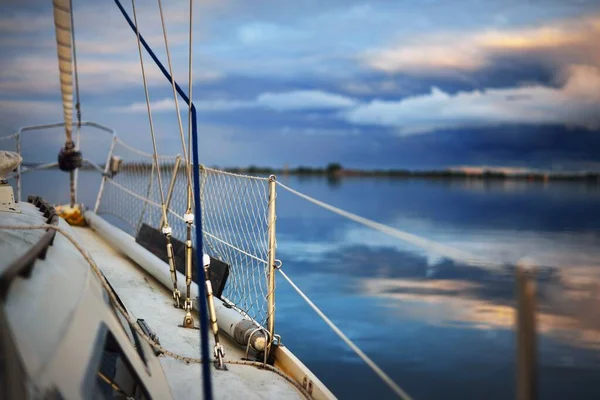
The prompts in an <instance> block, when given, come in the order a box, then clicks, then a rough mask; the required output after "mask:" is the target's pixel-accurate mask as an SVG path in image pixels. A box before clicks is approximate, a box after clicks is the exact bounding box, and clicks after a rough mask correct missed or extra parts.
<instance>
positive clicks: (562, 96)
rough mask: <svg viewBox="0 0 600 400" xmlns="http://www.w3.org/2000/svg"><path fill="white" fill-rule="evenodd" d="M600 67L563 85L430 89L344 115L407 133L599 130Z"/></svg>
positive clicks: (582, 70) (575, 71)
mask: <svg viewBox="0 0 600 400" xmlns="http://www.w3.org/2000/svg"><path fill="white" fill-rule="evenodd" d="M599 108H600V68H596V67H591V66H573V67H571V69H570V70H569V74H568V77H567V80H566V82H565V83H564V85H563V86H562V87H560V88H552V87H545V86H539V85H536V86H525V87H516V88H505V89H487V90H483V91H479V90H476V91H471V92H459V93H457V94H455V95H451V94H448V93H446V92H444V91H442V90H440V89H438V88H435V87H434V88H432V89H431V93H428V94H425V95H421V96H413V97H408V98H405V99H403V100H400V101H380V100H374V101H372V102H370V103H367V104H362V105H359V106H357V107H355V108H352V109H350V110H347V111H343V112H342V113H341V114H340V115H341V116H342V118H344V119H346V120H347V121H349V122H351V123H354V124H363V125H377V126H388V127H397V128H399V129H400V132H401V133H403V134H415V133H424V132H431V131H433V130H438V129H443V128H455V127H458V126H461V127H463V126H487V125H495V124H564V125H567V126H579V127H585V128H588V129H598V128H600V113H599Z"/></svg>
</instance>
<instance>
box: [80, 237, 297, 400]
mask: <svg viewBox="0 0 600 400" xmlns="http://www.w3.org/2000/svg"><path fill="white" fill-rule="evenodd" d="M73 229H74V231H75V234H76V237H77V238H78V240H80V241H81V243H82V244H83V245H84V246H85V247H86V249H87V250H88V251H89V252H90V254H91V256H92V258H94V260H95V261H96V263H97V264H98V266H99V267H100V269H101V270H102V272H103V273H104V275H105V276H106V278H107V279H108V281H109V282H110V283H111V285H112V286H113V288H114V289H115V291H116V292H117V293H118V295H119V297H120V298H121V300H122V301H123V304H124V305H125V307H126V308H127V310H128V311H129V313H130V314H131V316H132V317H134V318H142V319H144V320H145V321H146V323H147V324H148V326H149V327H150V329H152V330H153V331H154V332H155V333H156V334H157V336H158V338H159V340H160V343H161V345H162V346H163V347H165V348H167V349H168V350H170V351H172V352H174V353H177V354H180V355H184V356H188V357H199V356H200V340H199V331H198V330H196V329H185V328H181V327H179V325H181V323H182V321H183V317H184V314H185V312H184V311H183V310H181V309H177V308H175V307H174V306H173V301H172V298H171V293H170V292H169V290H168V289H167V288H166V287H164V286H163V285H162V284H160V283H159V282H157V281H156V280H155V279H154V278H153V277H152V276H150V275H148V274H147V273H146V272H145V271H144V270H142V269H141V268H140V267H138V266H137V265H136V264H135V263H134V262H133V261H131V260H130V259H129V258H127V257H126V256H125V255H123V254H121V253H120V252H119V251H118V250H116V249H114V248H112V247H111V246H110V245H109V244H108V243H107V242H106V241H104V240H103V239H102V238H101V237H100V236H99V235H98V234H96V233H95V232H94V231H93V230H92V229H90V228H75V227H73ZM131 240H132V241H134V239H133V238H131ZM196 324H197V322H196ZM221 342H222V345H223V346H224V348H225V360H226V361H228V360H241V359H242V358H243V357H244V356H245V349H243V348H241V347H240V346H238V345H237V344H236V343H234V342H233V341H232V340H230V339H229V338H228V337H227V336H226V335H221ZM212 344H213V341H212V338H211V346H212ZM211 350H212V348H211ZM160 363H161V365H162V366H163V370H164V371H165V374H166V376H167V380H168V382H169V386H170V388H171V392H172V394H173V397H174V398H175V399H183V398H191V397H195V395H194V394H196V395H197V394H198V393H201V392H202V378H201V371H200V364H197V363H189V364H188V363H185V362H183V361H180V360H176V359H174V358H171V357H168V356H161V357H160ZM227 368H228V371H219V370H217V369H216V368H215V369H213V371H212V379H213V388H214V394H215V397H216V398H218V399H239V398H246V399H264V398H277V399H280V398H281V399H283V398H285V399H303V398H304V396H303V395H302V393H300V392H299V391H298V390H297V389H296V388H295V387H294V386H293V385H291V384H290V383H289V382H287V381H286V380H285V379H284V378H283V377H281V376H279V375H277V374H275V373H273V372H271V371H268V370H263V369H259V368H257V367H254V366H249V365H231V364H228V365H227Z"/></svg>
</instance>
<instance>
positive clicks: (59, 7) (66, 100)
mask: <svg viewBox="0 0 600 400" xmlns="http://www.w3.org/2000/svg"><path fill="white" fill-rule="evenodd" d="M52 3H53V5H54V27H55V29H56V50H57V53H58V71H59V74H60V92H61V93H62V102H63V113H64V120H65V134H66V136H67V141H72V139H71V130H72V126H73V57H72V55H73V52H72V49H71V45H72V35H71V32H72V30H71V0H53V2H52Z"/></svg>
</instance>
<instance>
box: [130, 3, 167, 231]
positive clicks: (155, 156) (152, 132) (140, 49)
mask: <svg viewBox="0 0 600 400" xmlns="http://www.w3.org/2000/svg"><path fill="white" fill-rule="evenodd" d="M131 6H132V7H133V20H134V22H135V26H136V29H135V31H136V36H137V45H138V53H139V55H140V67H141V69H142V80H143V82H144V94H145V95H146V109H147V110H148V121H149V122H150V136H151V137H152V156H153V157H154V164H155V165H156V177H157V180H158V191H159V193H160V203H161V205H162V208H163V211H162V212H163V217H164V220H165V225H166V226H168V225H169V223H168V221H167V216H166V213H167V211H166V207H165V194H164V191H163V185H162V178H161V175H160V164H159V161H158V150H157V148H156V135H155V133H154V122H153V121H152V107H151V106H150V94H149V93H148V82H147V81H146V70H145V69H144V57H143V55H142V46H141V42H140V31H139V29H137V26H138V22H137V12H136V10H135V0H131Z"/></svg>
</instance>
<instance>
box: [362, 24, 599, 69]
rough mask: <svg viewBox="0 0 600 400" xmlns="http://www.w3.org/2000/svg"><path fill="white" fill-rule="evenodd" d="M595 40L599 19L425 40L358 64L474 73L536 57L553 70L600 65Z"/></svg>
mask: <svg viewBox="0 0 600 400" xmlns="http://www.w3.org/2000/svg"><path fill="white" fill-rule="evenodd" d="M598 35H600V15H596V16H592V17H586V18H579V19H571V20H564V21H560V22H558V23H554V24H548V25H542V26H539V27H536V28H528V29H512V30H510V29H506V30H497V29H496V30H494V29H484V30H479V31H472V32H469V33H456V32H445V33H435V34H428V35H425V36H421V37H417V38H416V39H413V40H410V41H408V42H406V43H400V44H397V45H394V46H391V47H388V48H383V49H379V50H374V51H368V52H366V53H365V54H364V55H363V61H364V62H365V64H366V65H367V66H369V67H371V68H373V69H376V70H380V71H385V72H389V73H397V72H403V73H410V74H416V75H427V74H447V73H450V72H455V71H461V72H468V71H475V70H478V69H481V68H484V67H486V66H491V65H493V63H494V62H495V60H496V59H497V58H498V57H506V56H526V57H537V58H540V59H541V60H542V61H545V62H549V63H553V64H555V65H558V66H567V65H570V64H575V63H579V64H581V63H585V64H591V65H600V48H599V47H598V46H597V39H596V38H597V37H598Z"/></svg>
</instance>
